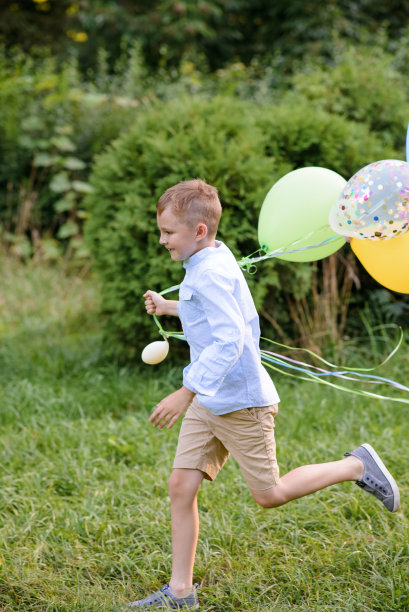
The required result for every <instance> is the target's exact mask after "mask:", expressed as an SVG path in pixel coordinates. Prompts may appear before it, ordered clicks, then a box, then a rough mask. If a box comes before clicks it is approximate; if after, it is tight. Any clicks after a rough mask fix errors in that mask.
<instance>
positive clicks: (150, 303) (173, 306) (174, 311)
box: [143, 290, 178, 317]
mask: <svg viewBox="0 0 409 612" xmlns="http://www.w3.org/2000/svg"><path fill="white" fill-rule="evenodd" d="M143 297H144V298H145V308H146V312H147V313H148V314H157V315H158V316H160V315H173V316H175V317H177V316H178V301H177V300H166V299H165V298H164V297H162V296H161V295H160V294H159V293H156V292H155V291H150V290H149V291H147V292H146V293H144V295H143Z"/></svg>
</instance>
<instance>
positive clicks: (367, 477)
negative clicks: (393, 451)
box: [344, 444, 400, 512]
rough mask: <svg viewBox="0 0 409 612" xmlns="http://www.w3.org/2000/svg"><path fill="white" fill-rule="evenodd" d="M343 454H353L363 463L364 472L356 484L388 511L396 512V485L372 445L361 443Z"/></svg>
mask: <svg viewBox="0 0 409 612" xmlns="http://www.w3.org/2000/svg"><path fill="white" fill-rule="evenodd" d="M344 455H345V456H348V455H354V457H358V459H360V460H361V461H362V463H363V464H364V474H363V476H362V478H361V480H357V482H356V484H357V485H358V486H359V487H362V489H363V490H364V491H366V492H367V493H370V494H371V495H374V496H375V497H376V498H378V499H380V500H381V502H382V503H383V505H384V506H385V507H386V508H387V509H388V510H389V512H396V510H398V508H399V506H400V495H399V489H398V485H397V484H396V482H395V479H394V478H393V476H392V475H391V474H390V473H389V472H388V470H387V469H386V467H385V465H384V463H383V461H382V460H381V459H380V457H379V456H378V454H377V453H376V452H375V450H374V449H373V448H372V446H371V445H370V444H362V445H361V446H358V448H356V449H355V450H353V451H351V452H350V453H344Z"/></svg>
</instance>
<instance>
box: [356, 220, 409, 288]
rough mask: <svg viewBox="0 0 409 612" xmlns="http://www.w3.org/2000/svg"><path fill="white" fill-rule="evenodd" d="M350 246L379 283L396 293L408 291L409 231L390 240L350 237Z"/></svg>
mask: <svg viewBox="0 0 409 612" xmlns="http://www.w3.org/2000/svg"><path fill="white" fill-rule="evenodd" d="M351 247H352V250H353V252H354V253H355V255H356V256H357V257H358V259H359V261H360V262H361V264H362V265H363V266H364V268H365V269H366V271H367V272H368V273H369V274H370V275H371V276H372V278H374V279H375V280H376V281H377V282H378V283H379V284H380V285H383V286H384V287H386V288H387V289H391V290H392V291H397V292H398V293H409V232H405V233H404V234H403V236H397V237H395V238H391V239H390V240H379V241H373V240H359V239H358V238H351Z"/></svg>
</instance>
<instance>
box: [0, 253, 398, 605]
mask: <svg viewBox="0 0 409 612" xmlns="http://www.w3.org/2000/svg"><path fill="white" fill-rule="evenodd" d="M1 268H2V271H1V278H2V281H1V285H0V332H1V336H0V383H1V384H0V468H1V472H0V478H1V495H0V610H47V611H54V610H61V611H63V610H64V611H72V610H84V611H85V610H89V611H92V610H103V611H104V610H105V611H108V610H120V609H122V604H123V603H124V602H126V601H128V600H130V599H136V598H138V597H141V596H144V595H145V594H146V593H147V592H148V591H151V590H153V589H155V590H156V589H157V588H159V587H160V586H162V584H163V583H164V582H166V581H167V579H168V576H169V574H168V572H169V568H170V538H169V528H168V527H169V500H168V495H167V478H168V475H169V471H170V466H171V461H172V456H173V452H174V448H175V444H176V440H177V435H178V426H175V427H174V429H172V430H171V431H157V430H155V429H153V428H152V427H151V425H150V424H149V423H148V422H147V418H148V415H149V414H150V410H151V408H152V406H153V405H154V404H155V403H156V402H157V401H158V400H159V399H160V398H161V397H162V396H163V395H164V394H166V393H168V392H170V391H171V390H172V389H173V388H174V387H175V385H177V384H179V382H180V372H179V371H178V370H174V369H173V370H172V369H170V368H169V366H167V365H166V362H165V363H164V364H162V365H161V366H158V367H157V368H156V369H153V368H149V366H142V365H141V366H140V367H135V368H131V367H128V368H124V367H120V366H118V365H117V364H115V363H112V362H107V361H106V360H104V359H102V358H101V353H100V343H101V329H100V322H99V319H98V316H97V309H98V289H97V285H96V283H95V281H93V280H92V279H91V280H90V279H87V280H81V279H79V278H75V277H68V278H67V277H66V276H64V275H63V274H62V273H61V271H59V270H58V269H46V268H24V267H21V266H18V265H16V264H14V263H12V262H10V261H3V262H2V263H1ZM151 339H155V331H154V328H152V338H151ZM149 340H150V339H147V341H149ZM407 356H408V350H407V346H406V348H405V347H402V348H401V350H400V352H399V354H398V355H397V356H395V358H394V360H393V362H392V364H388V366H387V367H386V368H384V369H383V370H382V371H381V372H380V375H384V376H390V377H392V378H395V379H396V380H399V381H401V382H405V381H406V382H407V380H408V379H409V362H408V359H407ZM276 384H277V386H278V389H279V392H280V395H281V398H282V404H281V408H280V413H279V416H278V418H277V427H276V436H277V446H278V459H279V462H280V466H281V472H282V473H285V471H287V470H288V469H291V468H292V467H295V466H297V465H299V464H302V463H306V462H319V461H321V460H330V459H336V458H340V457H341V456H342V453H343V452H344V451H345V450H351V449H352V448H354V447H355V446H356V445H358V444H359V443H360V442H362V441H368V442H370V443H372V444H373V445H375V446H376V448H377V449H378V450H379V452H380V453H381V454H382V456H383V457H384V458H385V460H386V461H387V463H388V466H389V467H390V469H391V471H392V472H393V473H394V475H395V477H396V479H397V480H398V483H399V485H400V487H401V494H402V508H401V510H400V511H399V512H398V513H397V514H395V515H391V514H389V513H388V512H386V511H385V510H384V509H383V506H382V505H381V504H380V503H379V502H377V501H376V500H375V499H374V498H372V497H371V496H369V495H365V494H364V493H362V491H360V490H359V488H358V487H356V486H355V485H354V484H353V483H345V484H343V485H337V486H334V487H331V488H329V489H327V490H325V491H322V492H320V493H318V494H315V495H313V496H310V497H308V498H304V499H301V500H298V501H296V502H292V503H291V504H289V505H287V506H284V507H282V508H279V509H276V510H270V511H269V510H263V509H261V508H258V507H257V506H256V505H255V504H254V502H253V501H252V500H251V498H250V495H249V493H248V491H247V490H246V487H245V484H244V481H243V479H242V477H241V475H240V472H239V470H238V468H237V466H236V464H235V463H234V461H232V460H230V461H229V462H228V463H227V465H226V467H225V468H224V470H223V471H222V473H221V474H220V475H219V477H218V478H217V480H216V482H215V483H213V484H210V483H207V482H206V483H205V484H204V486H203V488H202V491H201V493H200V498H199V506H200V516H201V534H200V540H199V547H198V554H197V564H196V571H195V579H196V581H197V582H199V583H200V586H201V588H200V600H201V604H202V605H201V609H202V610H204V611H210V610H212V611H218V612H220V611H228V610H239V611H251V612H255V611H273V610H277V611H281V610H291V611H301V610H303V611H306V610H342V611H356V610H359V611H369V610H379V611H381V610H382V611H383V612H385V611H390V610H408V609H409V549H408V539H409V537H408V536H409V533H408V519H407V510H406V500H407V493H408V485H409V478H408V468H409V461H408V416H409V406H407V405H403V404H398V403H392V402H386V401H379V400H370V399H365V398H361V397H356V396H351V395H347V394H343V393H341V392H339V391H334V390H331V389H327V388H322V387H319V386H314V385H313V384H310V383H297V382H292V381H290V380H288V379H285V378H284V377H282V376H281V377H279V376H277V377H276Z"/></svg>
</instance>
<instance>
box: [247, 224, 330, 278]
mask: <svg viewBox="0 0 409 612" xmlns="http://www.w3.org/2000/svg"><path fill="white" fill-rule="evenodd" d="M327 227H328V225H324V226H322V227H321V228H319V229H317V230H314V231H313V232H310V233H309V234H307V235H306V236H303V237H302V238H298V239H297V240H294V242H291V243H289V244H287V245H286V246H285V247H280V248H278V249H274V250H272V251H269V252H268V253H265V254H264V255H259V256H257V257H254V256H253V255H254V254H256V253H261V251H262V249H259V250H258V251H255V253H253V254H251V255H249V256H248V257H242V259H239V260H238V262H237V263H238V265H239V266H240V268H244V269H246V270H247V272H248V273H249V274H254V273H255V272H256V269H257V268H256V266H255V264H256V263H259V262H260V261H265V260H266V259H272V258H273V257H280V256H281V255H287V254H288V253H302V252H303V251H309V250H310V249H315V248H317V247H320V246H324V245H326V244H328V243H329V242H332V241H333V240H338V239H339V238H340V236H338V235H336V236H331V237H330V238H327V239H326V240H323V241H322V242H318V243H317V244H312V245H310V246H305V247H300V248H298V249H289V248H288V247H291V246H295V245H297V244H299V243H300V242H302V241H303V240H306V239H307V238H310V237H311V236H313V235H314V234H315V233H316V232H318V231H321V230H324V229H326V228H327Z"/></svg>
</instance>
